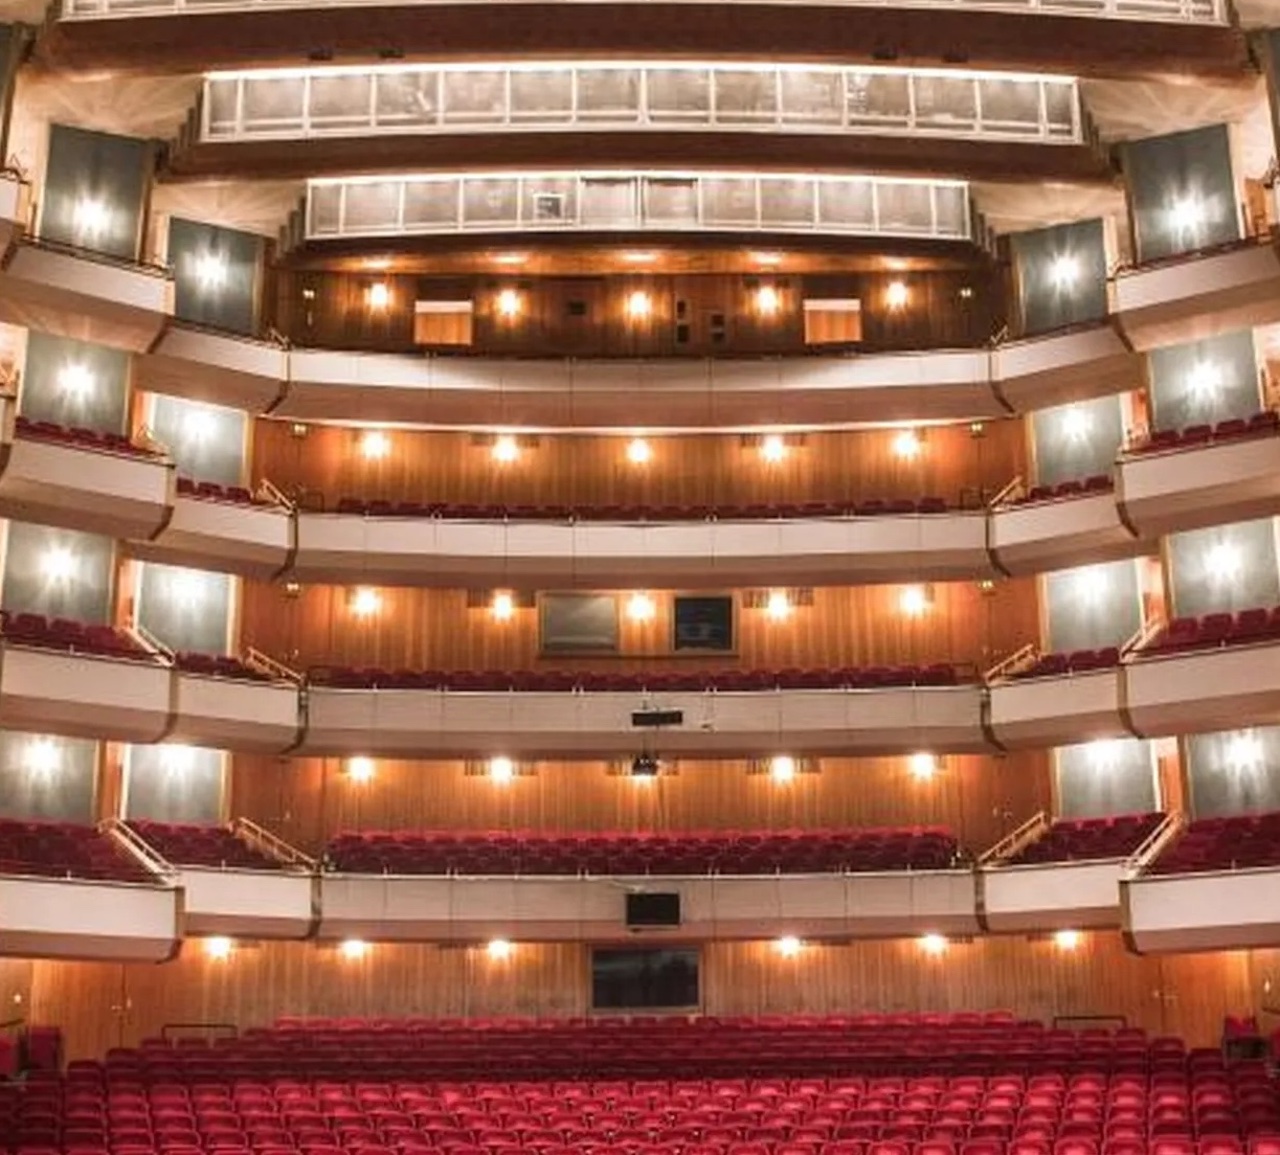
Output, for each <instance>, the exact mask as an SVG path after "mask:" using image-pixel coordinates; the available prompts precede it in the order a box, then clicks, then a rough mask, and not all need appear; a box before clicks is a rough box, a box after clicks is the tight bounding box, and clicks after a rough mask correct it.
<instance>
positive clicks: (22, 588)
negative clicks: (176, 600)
mask: <svg viewBox="0 0 1280 1155" xmlns="http://www.w3.org/2000/svg"><path fill="white" fill-rule="evenodd" d="M114 584H115V543H114V542H113V541H112V540H111V539H110V538H107V537H99V536H97V535H96V534H90V533H76V532H75V531H73V530H69V529H50V528H48V527H47V526H42V525H29V524H27V523H26V522H21V521H11V522H9V527H8V539H7V542H6V545H5V563H4V588H3V595H2V596H0V602H2V603H3V605H4V608H5V609H7V610H9V611H10V612H14V613H18V612H23V611H25V612H28V613H36V614H48V615H49V616H51V617H63V618H74V619H76V620H77V621H82V622H96V623H99V624H103V623H106V622H108V621H109V620H110V619H111V612H112V591H113V589H114Z"/></svg>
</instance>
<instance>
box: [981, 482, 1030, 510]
mask: <svg viewBox="0 0 1280 1155" xmlns="http://www.w3.org/2000/svg"><path fill="white" fill-rule="evenodd" d="M1026 491H1027V485H1026V482H1024V481H1023V480H1022V475H1021V474H1019V475H1018V476H1017V477H1015V478H1014V479H1013V480H1012V481H1010V482H1008V483H1007V484H1006V485H1005V487H1004V488H1003V489H1001V490H999V491H998V492H997V493H996V495H995V497H993V498H992V499H991V500H990V501H989V502H987V509H989V510H990V509H995V508H996V507H997V506H1001V505H1005V504H1007V503H1008V502H1010V501H1012V500H1013V499H1014V498H1015V497H1021V496H1022V495H1023V494H1024V493H1026Z"/></svg>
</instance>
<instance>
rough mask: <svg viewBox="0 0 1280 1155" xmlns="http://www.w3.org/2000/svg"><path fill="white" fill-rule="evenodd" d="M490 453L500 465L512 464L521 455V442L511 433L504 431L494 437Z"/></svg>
mask: <svg viewBox="0 0 1280 1155" xmlns="http://www.w3.org/2000/svg"><path fill="white" fill-rule="evenodd" d="M490 453H491V454H492V456H493V459H494V461H496V462H497V463H498V464H499V465H510V464H511V463H512V462H513V461H515V460H516V459H517V458H518V457H519V456H520V443H519V442H518V441H516V439H515V438H514V437H512V436H511V434H510V433H503V434H501V435H500V436H498V437H495V438H494V439H493V448H492V449H491V450H490Z"/></svg>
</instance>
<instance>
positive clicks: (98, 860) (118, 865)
mask: <svg viewBox="0 0 1280 1155" xmlns="http://www.w3.org/2000/svg"><path fill="white" fill-rule="evenodd" d="M0 874H22V875H36V876H38V877H41V878H90V879H102V880H108V881H111V882H151V881H154V879H153V876H152V875H151V874H150V872H148V871H147V870H146V868H145V867H143V866H142V864H141V863H140V862H138V860H137V859H135V858H133V857H132V856H131V855H130V854H129V852H128V851H126V850H125V849H124V848H123V847H122V846H121V845H120V844H119V843H118V842H116V840H115V839H113V838H112V837H111V836H110V835H108V834H105V833H103V832H102V831H100V830H98V829H97V828H96V827H93V826H78V825H75V824H74V823H70V822H19V821H15V820H8V819H0Z"/></svg>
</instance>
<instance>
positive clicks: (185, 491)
mask: <svg viewBox="0 0 1280 1155" xmlns="http://www.w3.org/2000/svg"><path fill="white" fill-rule="evenodd" d="M178 496H179V497H194V498H197V499H199V500H200V501H223V502H227V503H229V504H231V505H274V504H275V503H274V502H271V501H263V500H261V499H259V498H257V497H255V496H254V495H253V493H252V491H251V490H249V489H246V488H245V487H244V486H243V485H219V484H218V483H217V482H216V481H196V480H195V479H194V478H191V477H179V478H178Z"/></svg>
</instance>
